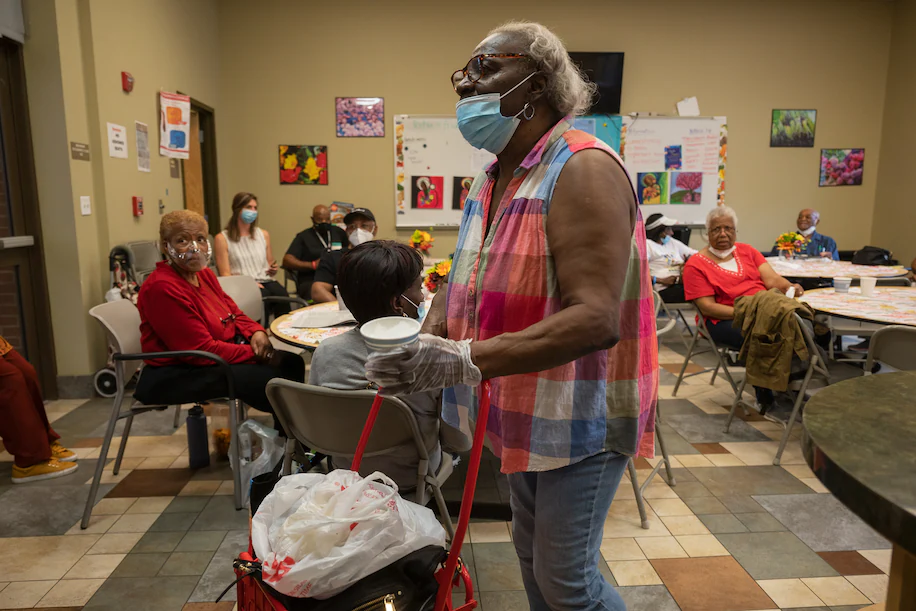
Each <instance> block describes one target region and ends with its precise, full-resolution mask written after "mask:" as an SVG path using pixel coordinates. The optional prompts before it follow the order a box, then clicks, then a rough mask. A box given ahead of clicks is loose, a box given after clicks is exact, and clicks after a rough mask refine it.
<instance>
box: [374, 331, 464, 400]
mask: <svg viewBox="0 0 916 611" xmlns="http://www.w3.org/2000/svg"><path fill="white" fill-rule="evenodd" d="M366 378H368V379H369V380H370V381H372V382H375V383H376V384H378V385H379V387H381V389H382V394H383V395H410V394H413V393H417V392H423V391H426V390H436V389H439V388H448V387H449V386H455V385H456V384H467V385H469V386H476V385H477V384H480V381H481V374H480V369H478V368H477V366H476V365H474V363H473V362H471V340H465V341H460V342H458V341H455V340H451V339H444V338H442V337H437V336H435V335H430V334H428V333H421V334H420V339H419V341H416V342H414V343H413V344H411V345H409V346H404V347H401V348H396V349H394V350H391V351H388V352H373V353H372V354H370V355H369V360H368V361H367V362H366Z"/></svg>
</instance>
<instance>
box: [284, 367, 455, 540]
mask: <svg viewBox="0 0 916 611" xmlns="http://www.w3.org/2000/svg"><path fill="white" fill-rule="evenodd" d="M375 394H376V393H375V391H373V390H334V389H332V388H325V387H323V386H312V385H310V384H300V383H298V382H292V381H290V380H283V379H280V378H276V379H273V380H271V381H270V382H268V383H267V398H268V399H270V404H271V405H272V406H273V408H274V414H275V415H276V416H277V419H278V420H279V421H280V424H282V425H283V429H284V430H285V431H286V432H287V434H288V435H289V436H290V437H289V439H288V440H287V442H286V457H285V459H284V463H283V473H284V474H288V473H289V472H290V470H291V466H292V459H293V455H294V454H295V453H296V452H297V447H296V446H297V443H299V444H302V445H304V446H305V447H307V448H309V449H310V450H311V451H312V452H318V453H321V454H326V455H328V456H340V457H344V458H352V457H353V455H354V454H356V447H357V445H358V444H359V438H360V436H361V434H362V430H363V426H364V425H365V423H366V418H367V417H368V416H369V410H370V409H371V407H372V401H373V399H375ZM406 444H413V445H414V446H415V447H416V449H417V456H419V457H420V460H419V462H418V463H417V486H416V490H415V491H414V492H413V493H412V494H410V495H404V494H402V495H401V496H404V497H405V498H410V496H413V498H412V499H411V500H413V501H414V502H416V503H417V504H419V505H424V506H425V505H426V504H427V503H428V502H429V497H430V495H432V497H433V498H434V499H435V501H436V505H437V506H438V507H439V513H440V515H441V516H442V518H443V520H444V521H445V528H446V530H448V533H449V536H454V534H455V532H454V529H453V527H452V522H451V518H450V517H449V515H448V508H447V507H446V505H445V498H444V497H443V496H442V485H443V484H444V483H445V481H446V480H447V479H448V477H449V475H451V474H452V469H453V464H452V460H451V457H450V456H449V455H448V454H446V453H443V454H442V464H440V465H439V470H438V471H433V469H432V468H431V467H430V462H429V452H428V451H427V449H426V445H425V444H424V442H423V437H422V436H421V435H420V427H419V426H418V425H417V418H416V416H415V415H414V413H413V411H411V409H410V407H408V406H407V404H406V403H404V402H403V401H401V400H400V399H398V398H396V397H385V400H384V402H383V403H382V408H381V410H380V411H379V416H378V420H376V422H375V426H374V428H373V429H372V435H371V436H370V437H369V443H368V444H367V445H366V451H365V452H364V454H363V456H364V457H365V458H371V457H373V456H379V455H381V454H384V453H386V452H388V451H390V450H392V449H394V448H396V447H398V446H402V445H406Z"/></svg>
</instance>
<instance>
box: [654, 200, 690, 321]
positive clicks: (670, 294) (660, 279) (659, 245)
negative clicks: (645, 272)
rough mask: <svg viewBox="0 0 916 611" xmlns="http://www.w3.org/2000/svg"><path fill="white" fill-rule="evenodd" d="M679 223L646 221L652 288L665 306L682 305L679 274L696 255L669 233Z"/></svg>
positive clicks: (659, 219) (657, 216)
mask: <svg viewBox="0 0 916 611" xmlns="http://www.w3.org/2000/svg"><path fill="white" fill-rule="evenodd" d="M677 224H678V222H677V221H676V220H674V219H671V218H668V217H667V216H664V215H662V214H653V215H651V216H649V218H647V219H646V251H647V252H648V255H649V271H650V273H651V274H652V284H653V285H654V286H655V290H657V291H658V293H659V295H661V296H662V300H663V301H664V302H665V303H683V302H684V301H685V300H684V285H683V284H682V283H681V270H682V269H683V268H684V263H685V262H686V261H687V259H688V257H690V256H691V255H695V254H696V252H697V251H695V250H694V249H692V248H690V247H689V246H687V245H686V244H684V243H683V242H681V241H680V240H676V239H675V238H674V237H673V236H674V231H673V230H672V229H671V227H673V226H674V225H677Z"/></svg>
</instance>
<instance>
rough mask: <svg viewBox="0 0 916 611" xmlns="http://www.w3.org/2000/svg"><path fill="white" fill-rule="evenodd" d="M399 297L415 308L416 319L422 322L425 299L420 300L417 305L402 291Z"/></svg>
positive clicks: (424, 312) (424, 313)
mask: <svg viewBox="0 0 916 611" xmlns="http://www.w3.org/2000/svg"><path fill="white" fill-rule="evenodd" d="M401 297H403V298H404V299H406V300H407V302H408V303H409V304H410V305H412V306H413V307H415V308H417V320H419V321H420V322H423V319H424V318H426V301H421V302H420V305H417V304H415V303H414V302H413V301H412V300H411V299H410V297H408V296H407V295H404V294H403V293H402V294H401Z"/></svg>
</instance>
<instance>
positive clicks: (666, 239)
mask: <svg viewBox="0 0 916 611" xmlns="http://www.w3.org/2000/svg"><path fill="white" fill-rule="evenodd" d="M670 243H671V236H670V235H666V236H665V237H663V238H662V244H663V245H665V246H667V245H668V244H670Z"/></svg>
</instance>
